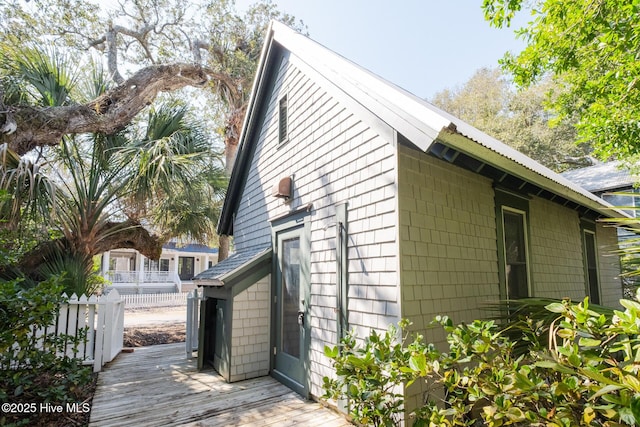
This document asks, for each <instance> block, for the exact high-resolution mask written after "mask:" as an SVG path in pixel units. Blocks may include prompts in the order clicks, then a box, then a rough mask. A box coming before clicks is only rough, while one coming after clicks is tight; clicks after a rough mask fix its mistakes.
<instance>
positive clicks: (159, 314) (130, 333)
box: [124, 307, 187, 347]
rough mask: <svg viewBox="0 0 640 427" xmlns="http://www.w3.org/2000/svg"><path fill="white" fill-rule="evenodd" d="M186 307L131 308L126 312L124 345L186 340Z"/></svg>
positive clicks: (134, 345)
mask: <svg viewBox="0 0 640 427" xmlns="http://www.w3.org/2000/svg"><path fill="white" fill-rule="evenodd" d="M186 319H187V309H186V307H157V308H152V309H131V310H125V312H124V346H125V347H142V346H147V345H155V344H171V343H178V342H184V340H185V329H186Z"/></svg>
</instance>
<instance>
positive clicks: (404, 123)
mask: <svg viewBox="0 0 640 427" xmlns="http://www.w3.org/2000/svg"><path fill="white" fill-rule="evenodd" d="M284 53H290V54H291V55H290V58H291V60H292V61H295V65H296V66H297V67H299V68H301V69H302V70H303V71H304V72H306V73H308V74H309V75H311V76H312V77H313V78H314V79H315V81H316V82H317V83H318V84H320V85H321V86H322V87H323V89H325V90H327V91H328V92H330V93H331V95H332V96H335V97H337V98H339V99H340V101H343V102H345V103H346V104H347V105H348V106H349V107H350V108H352V109H354V110H356V111H358V113H360V114H361V115H362V117H364V120H366V121H367V123H368V124H369V125H371V126H372V127H374V128H375V129H376V130H378V131H379V132H380V133H381V134H384V135H386V136H387V138H388V140H389V141H396V142H398V143H401V144H407V145H409V146H411V147H413V148H415V149H418V150H421V151H424V152H428V153H430V154H433V155H436V156H437V157H439V158H441V159H444V160H446V161H449V162H450V163H453V164H456V165H458V166H461V167H465V168H467V169H470V170H473V171H474V172H477V173H481V174H483V175H485V176H489V177H491V178H492V179H494V180H495V181H496V182H498V183H500V184H503V183H504V184H505V185H507V186H509V187H512V188H516V189H518V190H521V191H526V192H528V193H532V194H536V195H539V196H541V197H545V198H548V199H551V200H555V201H557V202H559V203H561V204H564V205H566V206H569V207H571V208H574V209H578V210H581V209H582V213H583V214H584V213H586V212H596V213H597V214H599V215H604V216H610V215H612V213H611V208H612V206H611V205H609V204H608V203H606V202H604V201H603V200H602V199H600V198H598V197H596V196H594V195H593V194H591V193H590V192H588V191H586V190H585V189H583V188H581V187H580V186H578V185H576V184H574V183H572V182H570V181H569V180H567V179H566V178H564V177H562V176H561V175H559V174H557V173H555V172H553V171H552V170H550V169H548V168H546V167H545V166H543V165H541V164H540V163H538V162H536V161H535V160H533V159H531V158H529V157H527V156H525V155H524V154H522V153H520V152H518V151H517V150H515V149H513V148H511V147H509V146H507V145H505V144H504V143H502V142H500V141H498V140H497V139H495V138H493V137H491V136H489V135H487V134H486V133H484V132H482V131H480V130H478V129H476V128H475V127H473V126H471V125H469V124H468V123H465V122H464V121H462V120H460V119H458V118H456V117H454V116H452V115H451V114H449V113H446V112H445V111H442V110H441V109H439V108H437V107H435V106H433V105H431V104H430V103H428V102H427V101H425V100H423V99H420V98H418V97H417V96H415V95H413V94H411V93H409V92H407V91H405V90H404V89H401V88H400V87H398V86H396V85H394V84H393V83H390V82H388V81H386V80H384V79H382V78H380V77H378V76H376V75H374V74H373V73H371V72H369V71H367V70H366V69H364V68H362V67H360V66H359V65H357V64H355V63H353V62H351V61H349V60H348V59H346V58H344V57H342V56H340V55H338V54H337V53H335V52H333V51H331V50H329V49H327V48H325V47H324V46H322V45H320V44H318V43H317V42H315V41H313V40H311V39H310V38H308V37H306V36H304V35H302V34H300V33H298V32H296V31H294V30H292V29H291V28H289V27H287V26H285V25H283V24H281V23H278V22H273V23H272V24H271V26H270V28H269V30H268V33H267V36H266V38H265V44H264V47H263V51H262V57H261V60H260V64H259V66H258V69H257V73H256V78H255V80H254V85H253V90H252V95H251V98H250V101H249V106H248V109H247V115H246V117H245V121H244V125H243V130H242V134H241V136H240V143H239V147H238V152H237V155H236V160H235V163H234V166H233V172H232V176H231V179H230V181H229V189H228V191H227V197H226V198H225V202H224V207H223V211H222V214H221V217H220V222H219V224H218V233H219V234H227V235H232V234H233V216H234V213H235V212H236V211H237V208H238V204H239V202H240V197H241V196H242V190H243V188H242V187H243V186H244V183H245V181H246V177H247V173H248V169H249V165H250V162H251V157H252V156H253V152H254V150H255V139H256V138H254V132H256V131H257V128H258V126H259V120H258V118H259V116H260V112H261V111H262V108H263V103H264V102H266V101H265V100H266V98H267V95H268V90H269V88H270V84H271V79H272V77H273V73H275V70H276V69H277V67H278V61H277V60H276V58H280V57H281V56H282V55H283V54H284ZM620 214H621V213H619V212H618V213H616V214H615V215H616V216H618V215H620Z"/></svg>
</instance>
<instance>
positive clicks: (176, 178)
mask: <svg viewBox="0 0 640 427" xmlns="http://www.w3.org/2000/svg"><path fill="white" fill-rule="evenodd" d="M34 52H36V53H37V54H32V53H31V52H26V53H25V55H24V56H21V57H20V58H19V61H17V62H19V64H20V66H16V67H14V68H13V70H14V71H22V72H18V73H14V74H12V75H11V77H12V78H13V80H12V81H13V82H15V83H17V84H16V85H15V87H16V88H19V89H21V88H24V89H25V90H22V91H21V93H22V95H21V97H22V99H25V100H30V101H32V102H34V101H35V102H37V101H40V102H39V103H40V104H42V103H43V102H44V101H46V102H47V103H51V104H56V103H58V104H59V103H64V102H72V101H71V100H70V98H71V95H72V94H73V93H74V90H75V89H76V88H77V86H75V85H72V84H69V83H70V82H72V80H69V79H67V80H65V82H61V81H60V79H57V78H56V76H60V75H64V73H63V72H60V71H59V70H58V69H57V68H58V67H60V66H61V65H62V64H63V63H64V61H51V60H50V58H49V56H48V55H44V54H42V53H41V52H37V51H34ZM5 69H7V68H5ZM25 70H27V71H29V72H25ZM43 76H44V77H43ZM100 76H102V74H101V73H99V72H98V73H94V79H93V85H92V86H91V88H93V89H94V90H97V91H100V90H104V89H105V88H106V85H105V84H103V82H104V81H106V79H102V78H101V77H100ZM16 77H18V78H16ZM48 80H51V81H53V83H50V84H40V83H41V82H42V81H48ZM62 83H64V84H62ZM61 86H62V87H64V90H55V91H54V90H49V89H48V88H59V87H61ZM29 90H31V91H32V92H31V93H36V94H38V96H32V95H30V94H29ZM34 90H35V92H33V91H34ZM19 92H20V91H18V90H16V91H14V93H15V94H17V93H19ZM93 95H95V94H89V96H93ZM187 111H188V110H187V108H186V107H185V106H182V105H179V104H177V103H165V104H162V105H160V106H159V107H155V108H153V107H152V108H150V109H149V112H148V116H147V118H146V121H141V122H138V123H135V124H133V125H131V126H130V127H129V128H127V129H125V130H123V131H122V132H120V133H118V134H115V135H109V136H107V135H101V134H84V135H77V136H73V137H67V136H65V137H63V138H62V140H61V143H60V145H59V147H56V149H54V150H48V151H47V152H40V153H38V162H37V163H36V164H34V163H32V162H30V161H29V160H25V159H24V158H22V159H21V158H20V157H19V156H17V155H16V154H15V153H12V152H11V150H9V149H8V148H7V147H6V146H5V147H4V149H3V152H4V154H5V155H4V156H3V158H4V159H5V161H3V162H2V163H0V173H1V174H0V176H1V177H2V178H0V184H2V186H1V187H0V188H4V189H5V190H7V191H10V192H12V193H13V194H18V193H20V194H22V195H24V196H23V197H21V198H15V197H14V198H12V199H11V200H10V201H5V203H0V213H2V215H3V216H2V219H4V220H5V221H6V222H5V224H7V225H8V224H16V223H24V222H25V221H24V219H23V218H20V217H19V213H20V212H24V207H25V206H33V207H34V208H32V209H34V214H33V215H32V216H31V218H32V220H33V219H42V218H46V220H47V221H48V222H47V224H48V227H46V228H47V231H48V233H49V235H50V238H48V239H46V240H44V239H39V240H40V241H39V244H38V245H37V246H35V247H34V248H33V249H31V250H29V251H28V252H26V253H25V254H24V256H23V257H22V259H21V260H20V262H19V267H20V268H21V270H22V271H23V272H25V273H27V274H28V275H30V276H32V277H33V278H35V279H41V278H43V277H44V276H47V275H49V274H51V272H52V271H56V270H60V269H63V270H67V272H68V273H70V271H75V272H76V273H75V274H73V275H72V276H74V277H70V278H69V282H74V283H78V282H79V283H87V278H89V277H90V276H91V270H92V267H93V257H94V256H95V255H97V254H100V253H102V252H105V251H107V250H110V249H115V248H134V249H137V250H138V251H140V252H141V253H142V254H144V255H145V256H147V257H149V258H152V259H157V258H159V256H160V252H161V250H162V244H163V243H164V242H166V241H167V240H168V239H169V238H171V237H175V236H185V237H188V238H190V239H193V240H197V241H200V242H203V243H209V242H210V241H211V240H213V239H214V236H215V225H216V223H217V212H218V209H219V206H220V204H221V201H222V197H223V194H222V193H223V191H222V190H221V189H223V188H225V187H226V183H225V179H224V172H223V168H222V162H221V160H220V158H219V154H218V153H217V152H215V151H214V150H212V148H211V146H212V144H211V142H210V139H209V137H208V135H207V134H206V133H205V132H204V130H203V129H201V128H200V127H199V126H197V125H196V124H194V122H193V121H191V120H189V118H188V115H187ZM25 165H31V169H29V168H28V167H25ZM36 165H37V167H36ZM33 169H37V170H36V171H35V172H36V173H33ZM25 171H31V176H37V177H38V179H35V180H34V179H26V178H25V177H26V176H29V174H28V173H26V172H25ZM36 183H42V185H39V186H36V185H35V184H36ZM45 184H46V185H45ZM39 188H42V189H43V190H39ZM36 207H37V208H36Z"/></svg>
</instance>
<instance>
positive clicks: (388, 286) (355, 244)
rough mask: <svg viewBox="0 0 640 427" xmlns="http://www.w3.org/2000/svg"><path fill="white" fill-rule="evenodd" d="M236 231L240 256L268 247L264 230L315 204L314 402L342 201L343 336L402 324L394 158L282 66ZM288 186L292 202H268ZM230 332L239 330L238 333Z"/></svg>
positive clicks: (322, 369) (326, 370)
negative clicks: (283, 106) (283, 110)
mask: <svg viewBox="0 0 640 427" xmlns="http://www.w3.org/2000/svg"><path fill="white" fill-rule="evenodd" d="M275 82H276V83H275V85H274V87H273V90H272V91H271V93H270V96H269V101H268V104H267V105H268V106H267V108H266V109H265V115H264V116H263V117H262V118H261V120H262V126H261V127H260V133H259V138H258V141H257V144H256V148H255V154H254V156H253V160H252V163H251V168H250V170H249V172H248V176H247V181H246V185H245V187H244V193H243V194H242V197H241V199H240V204H239V208H238V213H237V215H236V220H235V223H234V230H235V233H234V240H235V246H236V250H237V251H242V250H245V249H246V248H250V247H253V246H264V245H265V244H266V245H269V244H271V230H270V220H271V219H273V218H277V217H279V216H281V215H285V214H287V213H289V212H291V211H295V210H297V209H299V208H301V207H304V206H306V205H309V204H311V205H312V208H311V212H310V216H311V253H310V259H311V266H310V272H311V298H310V319H309V321H310V322H311V348H310V378H311V394H312V395H315V396H320V395H322V393H323V391H322V389H321V384H322V377H323V376H324V375H329V374H330V373H331V371H332V369H331V367H330V362H329V360H328V359H326V357H325V356H324V346H325V345H332V346H333V345H336V344H337V343H338V337H337V324H336V311H335V310H336V306H337V302H336V298H337V296H336V250H335V248H336V231H335V228H336V227H335V222H336V207H335V205H336V203H340V202H343V201H348V205H347V215H348V259H349V269H348V271H349V273H348V283H349V289H348V313H349V318H348V322H349V326H350V327H351V328H355V329H356V330H358V334H359V335H360V336H364V335H367V334H368V333H369V330H370V328H371V327H374V328H378V329H386V328H387V326H388V325H389V324H391V323H396V322H397V321H398V320H399V319H400V317H399V315H400V304H399V300H398V295H399V292H398V274H397V271H398V268H397V267H398V257H397V243H396V240H397V227H396V224H397V213H396V197H395V196H396V187H397V183H396V163H397V159H396V150H395V148H394V146H393V145H392V144H390V142H389V141H387V140H385V139H383V138H382V137H380V136H379V135H378V134H377V133H375V132H374V131H372V130H371V128H369V127H368V126H366V125H365V124H364V123H363V122H362V121H361V120H360V119H359V118H358V117H356V116H355V115H354V114H351V113H349V111H347V109H346V108H345V107H344V106H343V105H341V104H340V103H339V102H338V101H336V100H335V99H333V98H332V97H331V96H330V95H329V94H328V93H327V92H326V91H323V90H321V89H320V87H319V86H317V85H316V84H314V83H313V82H312V81H311V80H310V79H309V78H307V76H305V74H304V73H302V72H301V71H300V70H299V69H297V68H296V67H295V66H294V65H293V64H292V63H291V62H290V61H289V60H288V58H287V57H285V58H283V60H282V62H281V64H280V68H279V71H278V73H277V76H276V78H275ZM285 94H286V96H287V103H288V107H287V110H288V130H287V134H288V135H287V141H286V142H285V143H283V144H282V143H279V141H278V139H279V138H278V135H279V132H278V127H279V126H280V123H279V122H280V120H279V119H280V118H279V114H278V104H279V100H280V99H281V98H282V96H284V95H285ZM287 176H291V177H293V197H292V199H291V200H290V201H289V202H287V203H285V202H284V201H283V200H282V199H278V198H275V197H273V196H272V195H271V191H272V187H273V186H274V185H275V184H276V183H277V182H278V181H279V180H280V179H281V178H283V177H287ZM234 325H235V323H234Z"/></svg>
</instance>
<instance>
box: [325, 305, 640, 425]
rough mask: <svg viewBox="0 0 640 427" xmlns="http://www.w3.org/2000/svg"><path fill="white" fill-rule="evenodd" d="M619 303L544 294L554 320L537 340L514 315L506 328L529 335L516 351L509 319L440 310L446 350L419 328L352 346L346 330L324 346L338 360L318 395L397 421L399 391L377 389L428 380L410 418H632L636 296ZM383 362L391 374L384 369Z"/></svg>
mask: <svg viewBox="0 0 640 427" xmlns="http://www.w3.org/2000/svg"><path fill="white" fill-rule="evenodd" d="M620 303H621V305H622V306H623V307H624V311H620V310H614V311H613V315H606V314H604V313H599V312H597V311H595V310H594V309H593V308H592V307H590V306H589V303H588V299H585V300H584V301H583V302H581V303H578V304H575V303H571V302H570V301H556V302H553V303H550V304H548V305H547V306H546V309H547V311H548V312H550V313H551V314H552V320H551V322H550V323H548V324H547V331H548V334H547V335H546V336H545V338H544V340H543V338H541V337H542V335H541V334H540V329H541V328H540V325H539V324H538V322H537V321H536V319H532V318H529V319H524V320H523V321H522V322H520V323H518V328H519V329H518V331H519V332H520V334H511V335H513V336H516V335H519V337H518V338H517V340H519V341H524V342H525V343H527V346H526V347H527V348H528V351H525V352H524V353H523V352H520V351H516V349H517V348H518V347H519V346H518V341H516V339H513V338H510V337H509V336H508V334H507V332H508V331H509V330H510V329H513V328H514V326H513V325H509V326H508V327H507V328H506V329H505V328H501V327H499V326H498V324H497V323H495V322H494V321H480V320H476V321H474V322H472V323H471V324H460V325H454V324H453V322H452V321H451V320H450V319H448V318H446V317H439V318H438V319H437V322H438V323H439V324H440V325H441V326H442V327H443V328H444V330H445V331H446V332H447V343H448V348H447V349H446V350H445V351H441V350H439V349H438V348H437V347H436V346H434V345H432V344H425V343H424V339H423V337H422V336H420V335H417V336H416V337H415V338H414V340H413V341H412V342H409V341H408V340H407V339H406V337H404V338H403V339H402V341H400V342H398V341H396V340H394V337H396V338H397V334H396V333H395V330H394V329H393V328H392V329H390V330H389V331H388V332H387V333H386V334H385V335H384V338H382V339H380V338H379V335H378V334H377V333H373V332H372V334H371V335H370V337H369V338H366V339H365V340H364V344H362V345H360V346H357V345H355V344H354V343H355V341H354V337H353V336H348V337H347V338H345V339H344V340H343V341H342V345H341V347H340V348H333V349H332V348H325V354H326V355H327V356H328V357H329V358H331V359H332V360H333V361H334V366H335V367H336V369H337V372H336V374H337V378H333V379H331V378H328V377H327V378H325V390H326V392H327V393H326V396H325V397H328V398H333V399H336V398H348V399H350V400H349V402H350V411H351V414H352V416H354V418H355V419H356V421H358V422H363V423H367V422H370V421H371V420H372V418H371V417H370V415H369V414H370V413H371V412H369V413H363V412H362V411H361V408H363V407H365V408H375V410H376V411H377V412H375V416H376V417H377V418H376V419H375V424H376V425H398V424H399V423H398V420H397V417H396V416H397V411H396V410H394V411H391V410H388V409H387V408H398V407H400V405H401V404H402V403H403V401H402V397H399V398H398V399H400V400H396V401H395V402H394V403H395V404H394V405H388V404H387V405H381V404H379V396H381V395H382V394H383V392H384V390H386V389H388V388H389V387H390V382H392V383H393V385H395V386H396V387H402V386H403V385H409V384H411V383H413V382H415V381H427V382H428V383H429V385H430V386H429V390H431V391H433V393H430V394H429V399H428V402H427V404H426V405H425V406H423V407H420V408H412V409H414V412H413V414H412V416H413V418H414V422H413V425H414V426H473V425H480V424H481V425H487V426H505V425H528V426H549V427H570V426H577V425H585V426H608V427H614V426H634V425H639V424H640V381H639V380H638V375H639V373H640V368H639V367H638V363H637V362H638V360H640V329H639V322H638V319H639V316H640V304H638V303H637V302H635V301H630V300H621V301H620ZM512 332H513V331H512ZM371 343H378V344H376V345H371ZM391 363H395V365H393V368H394V369H395V370H396V371H397V372H398V373H396V374H395V375H392V374H391V373H390V372H389V370H388V369H386V368H387V367H390V366H392V365H391ZM443 392H444V394H443ZM394 397H396V396H394ZM363 414H364V416H366V417H369V418H365V417H363Z"/></svg>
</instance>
